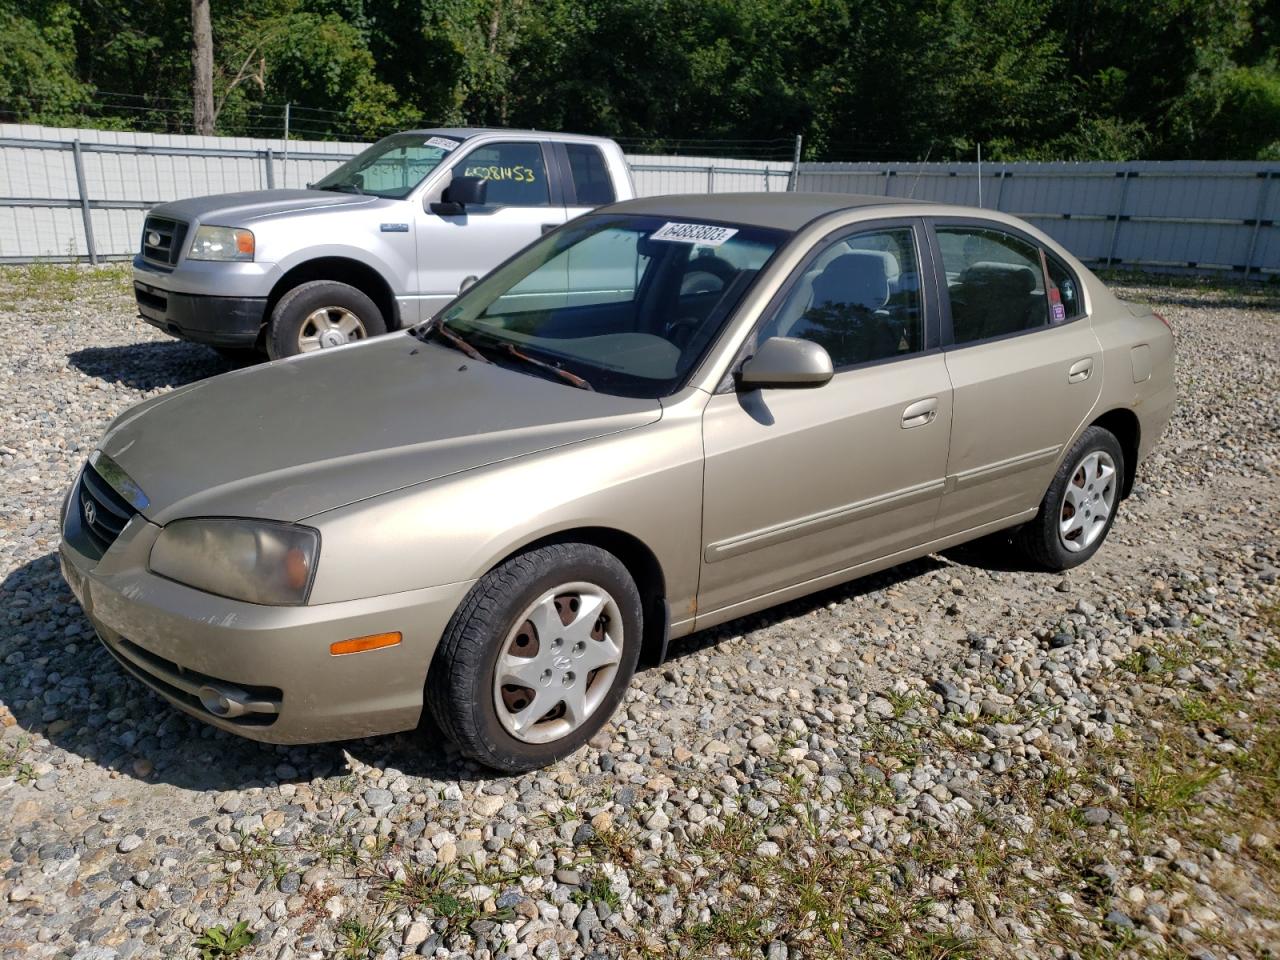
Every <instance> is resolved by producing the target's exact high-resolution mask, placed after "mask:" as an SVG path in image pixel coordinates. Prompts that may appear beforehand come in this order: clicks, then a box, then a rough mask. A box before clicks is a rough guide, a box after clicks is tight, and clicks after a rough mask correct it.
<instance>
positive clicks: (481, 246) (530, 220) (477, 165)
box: [416, 140, 565, 317]
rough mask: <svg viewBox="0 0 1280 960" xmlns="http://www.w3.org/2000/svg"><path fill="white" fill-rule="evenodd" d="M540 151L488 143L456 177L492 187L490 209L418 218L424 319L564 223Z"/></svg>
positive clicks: (516, 143) (534, 145)
mask: <svg viewBox="0 0 1280 960" xmlns="http://www.w3.org/2000/svg"><path fill="white" fill-rule="evenodd" d="M549 169H550V166H549V164H548V163H547V160H546V155H545V152H544V150H543V145H542V144H541V143H539V142H537V141H534V140H513V141H504V142H499V143H486V144H482V145H480V146H478V147H475V148H473V149H472V150H470V151H469V152H468V153H467V154H466V155H465V156H463V157H461V158H459V159H458V161H457V162H455V164H454V166H453V170H452V174H453V176H455V177H457V176H465V177H482V178H484V179H485V180H488V181H489V186H488V193H487V195H486V198H485V203H484V204H483V205H480V206H471V207H468V208H467V209H466V211H465V212H464V213H461V214H459V215H457V216H440V215H439V214H435V213H432V212H431V211H430V210H427V209H422V210H419V211H418V214H417V217H418V231H417V232H418V280H417V283H416V287H417V289H418V291H419V293H420V295H421V297H422V300H423V306H422V316H423V317H429V316H431V315H432V314H434V313H435V312H436V311H437V310H438V309H439V308H440V307H442V306H443V305H444V304H446V303H448V302H449V301H450V300H452V299H453V298H454V297H456V296H457V295H458V291H459V288H460V287H461V285H462V282H463V281H464V280H465V279H466V278H468V277H476V278H479V277H482V276H484V275H485V274H486V273H488V272H489V271H490V270H492V269H493V268H494V267H496V266H497V265H498V264H499V263H501V262H502V261H503V260H506V259H507V258H508V257H510V256H511V255H512V254H513V253H515V252H516V251H517V250H520V249H521V248H523V247H526V246H528V245H529V244H531V243H533V241H535V240H537V239H538V238H539V237H540V236H542V234H544V233H546V232H547V231H548V230H552V229H554V228H555V227H558V226H560V224H562V223H564V220H565V207H564V204H563V200H562V198H561V196H560V191H559V189H558V184H553V183H552V181H551V179H550V177H549V175H548V171H549Z"/></svg>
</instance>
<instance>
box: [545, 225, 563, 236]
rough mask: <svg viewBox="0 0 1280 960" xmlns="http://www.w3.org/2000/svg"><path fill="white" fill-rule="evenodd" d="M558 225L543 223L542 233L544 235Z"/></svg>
mask: <svg viewBox="0 0 1280 960" xmlns="http://www.w3.org/2000/svg"><path fill="white" fill-rule="evenodd" d="M558 226H560V224H558V223H544V224H543V225H542V235H543V236H544V237H545V236H546V235H547V234H548V233H550V232H551V231H552V230H554V229H555V228H556V227H558Z"/></svg>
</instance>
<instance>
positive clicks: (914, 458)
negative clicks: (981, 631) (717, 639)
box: [698, 221, 951, 617]
mask: <svg viewBox="0 0 1280 960" xmlns="http://www.w3.org/2000/svg"><path fill="white" fill-rule="evenodd" d="M924 277H929V278H930V282H928V283H926V282H923V281H922V278H924ZM933 294H934V290H933V284H932V272H931V268H930V267H929V266H928V251H927V247H926V246H925V243H924V236H923V232H922V224H921V223H920V222H919V221H880V222H877V224H876V225H874V226H865V225H864V226H860V227H859V228H857V229H855V230H845V231H843V232H842V233H839V234H837V235H834V236H831V237H828V238H826V239H824V240H822V241H820V242H819V243H818V244H816V245H815V249H814V251H813V252H812V253H811V254H810V255H809V256H808V257H807V258H806V259H805V261H804V262H803V263H802V264H801V265H800V266H799V267H798V268H797V270H796V271H795V273H794V274H793V275H792V276H791V278H790V279H789V280H788V282H787V284H785V285H784V287H783V289H782V291H781V292H780V293H779V296H778V297H776V298H775V300H774V303H773V304H771V305H770V308H769V309H768V310H767V311H766V313H765V317H764V319H763V320H762V322H761V325H760V328H759V329H758V330H757V332H756V334H755V341H754V342H755V343H756V344H759V343H763V342H764V340H765V339H766V338H768V337H770V336H790V337H797V338H800V339H808V340H813V341H816V342H817V343H820V344H821V345H822V346H824V347H825V348H826V350H827V352H828V353H829V354H830V355H831V358H832V363H833V365H834V367H835V374H834V376H833V377H832V379H831V381H830V382H829V383H827V384H825V385H824V386H822V387H819V388H817V389H803V390H801V389H762V390H756V391H751V392H747V393H739V392H732V391H730V392H720V393H717V394H716V395H715V396H713V397H712V398H711V400H710V402H709V403H708V404H707V408H706V411H705V414H704V419H703V444H704V449H705V457H706V461H705V470H704V497H703V503H704V506H703V557H702V560H703V563H702V572H701V580H700V587H699V599H698V610H699V616H700V617H701V616H703V615H706V614H710V613H712V612H714V611H717V610H722V609H723V608H726V607H731V606H732V605H734V604H738V603H742V602H745V601H748V600H751V599H754V598H757V597H762V596H764V595H766V594H769V593H771V592H773V591H776V590H779V589H782V588H785V587H788V586H791V585H794V584H798V583H802V582H805V581H809V580H813V579H814V578H818V577H822V576H824V575H826V574H831V573H834V572H837V571H842V570H846V569H848V568H851V567H854V566H856V565H858V564H860V563H863V562H865V561H868V560H872V559H876V558H879V557H884V556H887V555H890V554H893V553H895V552H897V551H899V550H903V549H906V548H908V547H911V546H913V545H917V544H920V543H924V542H926V541H928V540H929V539H930V538H931V535H932V531H933V526H934V520H935V516H936V513H937V508H938V502H939V498H940V496H941V494H942V488H943V478H944V476H945V468H946V462H947V441H948V430H949V428H950V424H951V385H950V381H949V380H948V378H947V371H946V364H945V361H944V359H943V357H942V354H941V351H940V350H938V349H937V343H938V331H937V328H936V316H937V314H936V309H935V306H936V305H935V303H934V295H933Z"/></svg>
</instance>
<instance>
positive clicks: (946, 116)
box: [0, 0, 1280, 159]
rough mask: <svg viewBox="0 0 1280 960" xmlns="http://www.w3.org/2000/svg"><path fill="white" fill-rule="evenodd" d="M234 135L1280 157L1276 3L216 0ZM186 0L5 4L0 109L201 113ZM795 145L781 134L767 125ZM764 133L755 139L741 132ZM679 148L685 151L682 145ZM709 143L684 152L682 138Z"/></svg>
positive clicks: (218, 98)
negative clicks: (518, 131) (575, 136)
mask: <svg viewBox="0 0 1280 960" xmlns="http://www.w3.org/2000/svg"><path fill="white" fill-rule="evenodd" d="M212 10H213V35H214V45H215V50H214V63H215V77H214V87H215V104H216V107H217V110H218V117H217V124H216V127H217V130H218V132H220V133H227V134H237V133H239V134H258V135H265V134H272V135H278V134H279V132H280V129H281V125H282V121H283V117H282V107H281V105H282V104H284V103H285V102H289V103H290V104H291V105H292V113H291V121H292V129H293V130H294V131H295V132H296V133H297V134H298V135H301V136H320V137H343V138H355V137H369V136H374V135H378V134H381V133H385V132H387V131H388V130H391V129H393V128H396V127H400V126H403V125H407V124H423V123H471V124H501V125H512V126H524V127H541V128H556V129H570V130H578V131H584V132H593V133H604V134H610V135H613V136H618V137H622V138H628V139H629V140H634V141H638V142H640V143H643V144H646V145H648V146H652V147H655V148H661V147H666V148H671V147H672V146H673V142H674V141H678V140H681V139H723V140H726V141H740V142H738V143H726V144H724V145H723V146H724V148H725V149H727V150H728V151H729V152H737V153H742V154H749V153H750V152H751V151H753V150H755V151H763V150H767V149H774V150H781V151H782V153H784V154H785V153H786V147H785V145H784V144H783V143H782V142H781V141H782V139H783V138H790V137H793V136H794V135H795V134H797V133H800V134H803V135H804V137H805V143H806V147H807V149H806V156H807V157H810V158H822V159H863V158H881V157H892V158H897V159H918V158H921V157H924V156H929V157H930V158H932V159H943V158H956V157H958V158H968V157H970V156H972V154H973V151H974V149H975V147H976V145H977V144H979V143H981V144H982V148H983V152H984V155H986V156H989V157H991V158H992V159H1013V158H1021V159H1050V158H1052V159H1130V158H1136V157H1151V158H1172V157H1191V158H1201V159H1252V158H1280V62H1278V56H1277V43H1278V41H1280V0H1211V2H1210V0H1145V2H1137V0H212ZM190 35H191V27H190V3H189V0H148V2H146V3H137V2H135V0H0V116H4V117H6V118H17V119H22V120H31V121H36V122H49V123H92V124H95V125H102V124H108V125H113V126H121V127H134V128H139V129H167V130H190V129H191V106H190V104H191V95H190V91H191V54H190ZM775 139H777V140H778V141H779V143H778V144H777V145H775V146H772V147H770V145H769V144H768V143H764V142H763V141H771V140H775ZM747 141H751V142H747ZM675 145H677V146H678V144H675ZM686 146H689V145H686Z"/></svg>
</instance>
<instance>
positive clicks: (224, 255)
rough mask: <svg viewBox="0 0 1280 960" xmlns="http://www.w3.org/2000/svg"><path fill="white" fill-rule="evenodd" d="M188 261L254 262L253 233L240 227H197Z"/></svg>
mask: <svg viewBox="0 0 1280 960" xmlns="http://www.w3.org/2000/svg"><path fill="white" fill-rule="evenodd" d="M187 259H188V260H252V259H253V231H252V230H244V229H241V228H240V227H197V228H196V235H195V238H194V239H193V240H192V241H191V250H190V252H188V253H187Z"/></svg>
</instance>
